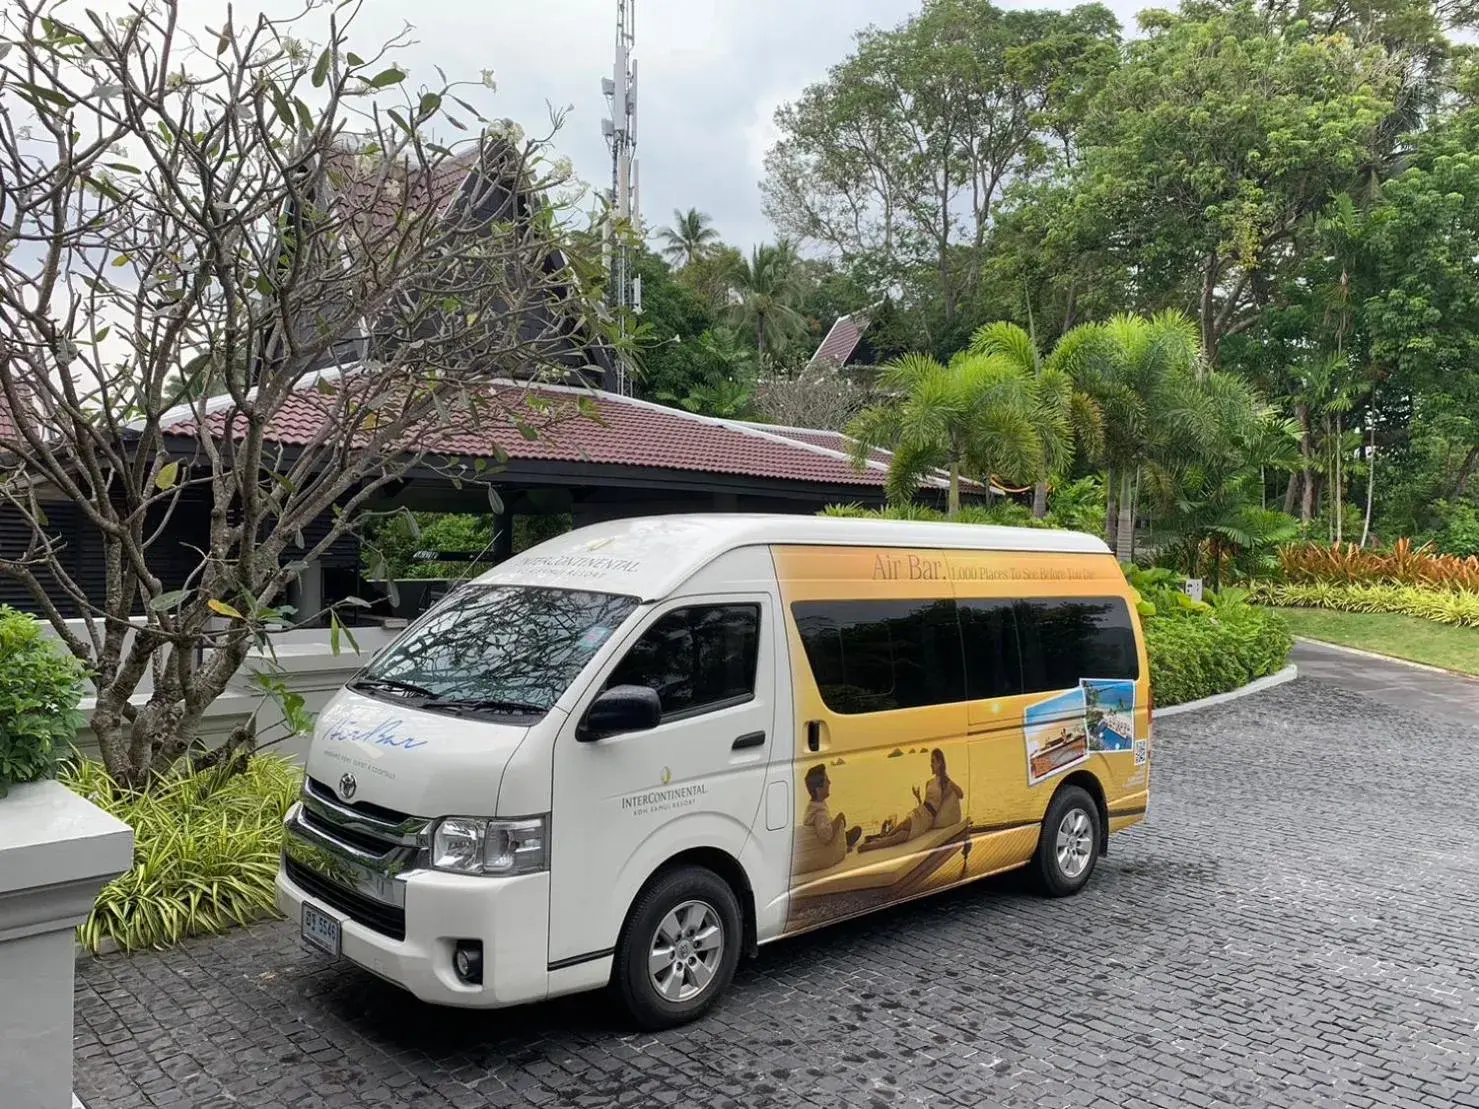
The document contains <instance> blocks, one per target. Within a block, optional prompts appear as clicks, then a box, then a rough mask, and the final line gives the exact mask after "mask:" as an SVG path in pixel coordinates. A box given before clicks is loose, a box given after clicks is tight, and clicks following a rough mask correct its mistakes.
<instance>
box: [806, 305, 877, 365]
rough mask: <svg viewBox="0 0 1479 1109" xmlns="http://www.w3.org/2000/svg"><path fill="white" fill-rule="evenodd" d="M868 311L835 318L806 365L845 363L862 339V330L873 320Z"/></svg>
mask: <svg viewBox="0 0 1479 1109" xmlns="http://www.w3.org/2000/svg"><path fill="white" fill-rule="evenodd" d="M870 312H871V310H869V311H863V312H854V313H853V314H852V315H850V316H843V317H841V318H840V319H839V320H837V322H836V323H834V324H833V325H832V328H831V330H830V331H828V332H827V335H826V338H824V339H823V340H822V345H821V346H819V347H817V352H816V353H815V354H813V355H812V356H811V361H810V362H808V363H807V365H808V366H816V365H828V366H833V367H839V368H840V367H842V366H845V365H847V361H848V359H849V358H851V357H852V356H853V351H855V350H857V349H858V344H859V343H860V342H862V341H863V332H864V331H866V330H868V325H869V324H870V323H872V322H873V321H872V318H871V316H870Z"/></svg>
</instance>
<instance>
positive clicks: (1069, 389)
mask: <svg viewBox="0 0 1479 1109" xmlns="http://www.w3.org/2000/svg"><path fill="white" fill-rule="evenodd" d="M971 350H972V352H974V353H976V354H985V355H993V356H996V357H1000V358H1005V359H1007V360H1009V361H1010V362H1012V363H1013V364H1014V365H1016V366H1017V367H1018V368H1019V369H1020V370H1021V371H1022V372H1023V373H1025V374H1028V375H1030V376H1031V377H1033V378H1035V379H1036V380H1037V389H1038V399H1039V406H1038V414H1037V420H1038V433H1039V435H1040V437H1041V438H1042V443H1043V466H1042V476H1041V477H1040V478H1039V479H1038V481H1037V483H1036V485H1035V486H1034V488H1033V493H1032V514H1033V516H1035V517H1037V518H1038V519H1042V518H1043V517H1044V516H1046V515H1047V512H1048V482H1049V481H1050V480H1052V479H1054V478H1058V477H1061V476H1063V474H1065V473H1066V472H1067V471H1068V468H1069V466H1071V465H1072V464H1073V459H1074V454H1075V444H1076V443H1077V444H1081V445H1082V446H1083V447H1084V449H1085V451H1086V452H1087V453H1088V454H1090V455H1094V454H1097V453H1098V451H1099V448H1100V446H1102V444H1103V441H1104V429H1103V425H1102V423H1101V420H1100V416H1099V406H1098V405H1097V404H1095V403H1094V398H1093V397H1091V396H1089V395H1088V394H1087V393H1085V392H1083V391H1082V390H1081V389H1079V388H1078V387H1077V386H1076V385H1075V384H1074V380H1073V375H1072V374H1071V372H1070V371H1069V369H1068V368H1067V367H1068V366H1069V365H1070V364H1072V363H1073V362H1074V360H1075V359H1077V358H1079V357H1080V356H1081V353H1082V344H1081V342H1080V341H1079V339H1078V338H1076V337H1072V332H1070V333H1069V335H1065V336H1064V337H1063V338H1062V339H1060V340H1059V341H1058V345H1057V346H1056V347H1054V348H1053V350H1052V352H1051V353H1050V354H1049V355H1048V356H1047V358H1046V359H1044V358H1041V357H1039V355H1038V352H1037V344H1036V343H1034V342H1033V341H1032V336H1031V335H1029V334H1028V333H1027V332H1026V331H1024V330H1022V328H1020V327H1018V326H1017V325H1016V324H1014V323H1007V322H1005V321H1002V322H999V323H989V324H987V325H986V326H984V327H982V328H980V329H979V330H977V331H976V333H975V335H973V336H972V337H971Z"/></svg>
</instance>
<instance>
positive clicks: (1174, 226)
mask: <svg viewBox="0 0 1479 1109" xmlns="http://www.w3.org/2000/svg"><path fill="white" fill-rule="evenodd" d="M1476 18H1479V17H1476V16H1475V12H1474V9H1473V7H1472V6H1471V5H1458V6H1455V5H1440V4H1437V3H1436V2H1435V0H1377V2H1376V3H1373V4H1366V5H1357V6H1354V7H1353V6H1350V5H1343V4H1336V3H1334V2H1333V0H1313V3H1310V4H1303V5H1299V6H1297V7H1296V8H1290V7H1288V6H1280V5H1274V4H1268V3H1259V2H1255V0H1232V2H1229V3H1225V4H1224V3H1206V2H1202V0H1186V2H1184V3H1182V4H1181V5H1180V7H1179V9H1176V10H1148V11H1145V12H1143V13H1142V14H1141V16H1140V18H1139V26H1138V28H1136V29H1135V31H1134V33H1133V34H1127V33H1126V32H1125V31H1124V30H1123V29H1122V28H1121V27H1120V26H1119V25H1118V24H1117V22H1116V21H1115V19H1114V17H1113V15H1112V14H1111V13H1110V12H1109V11H1108V10H1107V9H1105V8H1104V7H1102V6H1100V5H1096V4H1089V5H1082V6H1079V7H1074V8H1071V9H1067V10H1062V11H1042V10H1034V11H1021V10H1005V9H1002V8H998V7H996V6H994V5H993V4H991V3H976V2H967V0H923V3H922V4H921V5H920V6H919V7H918V9H917V10H916V11H915V12H914V14H912V15H911V16H910V17H909V18H907V19H905V20H904V21H903V22H902V23H900V24H898V25H897V26H894V27H870V28H868V29H866V30H863V31H862V32H861V33H860V34H859V35H858V37H857V40H856V45H855V47H854V48H853V49H852V50H851V51H850V52H849V53H848V54H847V55H846V56H845V57H842V58H840V59H838V60H836V62H835V64H833V65H831V66H830V67H829V68H828V69H827V70H826V71H825V72H824V73H821V72H819V73H818V74H817V78H816V81H815V83H814V84H813V85H811V86H810V87H808V88H807V89H806V90H805V91H804V92H802V93H801V94H800V95H799V96H798V97H797V98H796V99H794V100H793V101H792V102H790V103H788V104H785V105H783V106H782V107H781V109H780V110H779V111H778V113H777V115H776V120H775V122H776V129H777V133H778V137H777V141H776V143H775V144H774V146H773V147H772V148H771V150H770V152H769V155H768V158H767V161H766V178H765V181H764V185H763V189H764V195H765V199H766V205H767V211H768V213H769V214H770V217H771V219H772V222H773V223H774V225H775V228H776V231H777V234H778V235H779V236H780V239H781V241H780V242H779V243H777V244H774V245H771V246H766V247H762V248H758V249H757V250H756V251H755V253H754V254H752V255H751V256H750V257H749V258H744V257H742V256H741V255H740V253H739V252H738V251H736V250H734V249H733V248H726V247H724V246H720V245H711V246H710V247H709V248H708V250H707V253H706V254H705V255H704V256H703V257H701V258H699V259H698V260H696V261H684V259H685V258H687V256H688V255H687V252H686V251H685V252H683V253H682V254H681V255H680V254H674V255H673V257H675V258H678V259H679V260H680V261H683V264H682V266H681V269H680V270H679V271H678V272H676V274H674V275H673V280H674V281H675V282H678V283H681V284H682V286H683V287H684V288H685V289H686V290H688V291H689V292H690V293H691V294H692V296H693V298H694V299H695V301H697V302H700V303H702V304H704V305H705V306H706V308H707V311H708V313H709V318H708V322H707V323H706V324H705V325H704V327H700V328H698V329H697V330H692V331H685V332H684V341H685V345H687V344H688V342H689V339H690V337H691V338H692V340H693V345H692V347H691V348H690V349H691V351H692V352H693V354H692V355H679V354H678V353H677V352H676V348H675V347H673V346H670V347H669V348H665V349H664V350H663V351H662V352H653V355H652V356H651V357H652V359H653V361H655V362H667V363H670V364H676V363H677V362H678V361H679V360H680V359H681V358H684V357H686V358H688V361H689V362H690V364H692V365H693V366H694V369H695V372H696V377H695V378H694V380H695V381H698V382H699V384H697V385H695V386H693V387H692V388H689V387H687V386H680V387H673V386H672V385H668V386H665V387H664V392H665V393H666V394H667V395H668V396H671V397H672V398H674V399H673V400H671V401H670V403H678V404H685V405H688V406H690V407H693V406H697V407H699V408H703V407H704V406H706V405H713V406H714V409H715V410H718V409H721V408H722V409H724V410H727V411H737V410H743V407H742V405H741V406H739V407H737V406H736V405H737V402H738V401H742V400H743V396H742V394H743V393H745V392H749V393H750V395H751V396H753V395H754V392H755V389H754V384H753V383H755V382H757V381H759V380H761V379H764V378H766V377H767V376H769V375H770V374H771V373H772V371H773V370H774V369H775V368H776V367H781V368H782V369H790V370H794V368H795V367H797V366H799V365H800V364H801V363H802V362H803V361H804V360H805V359H806V357H807V356H808V355H809V354H810V352H811V351H812V350H815V348H816V345H817V343H818V342H819V340H820V338H821V336H822V335H823V334H825V332H826V329H827V328H828V327H829V326H830V325H831V324H832V322H833V321H834V320H835V319H836V318H838V317H839V316H842V315H846V314H849V313H854V312H865V313H867V314H868V316H869V319H870V326H869V328H868V331H867V338H868V342H869V343H870V344H871V346H872V348H873V349H872V351H871V352H870V354H876V356H877V362H878V363H879V364H888V365H889V370H888V371H885V372H891V373H895V374H898V373H901V372H903V371H902V370H901V364H903V365H908V366H910V367H912V370H910V371H909V376H910V377H911V379H913V380H915V381H916V383H917V384H919V385H920V388H924V387H925V383H927V385H928V388H929V389H931V390H935V391H936V392H937V393H938V395H940V396H942V397H943V396H945V392H941V391H942V390H947V388H956V392H957V394H958V391H959V390H958V388H957V387H955V386H951V385H950V381H951V379H952V377H958V376H960V370H959V368H960V366H961V365H962V363H963V362H964V359H965V356H967V355H985V356H990V357H992V358H997V359H1007V360H1010V361H1013V362H1014V363H1015V364H1016V365H1017V366H1018V367H1019V368H1020V369H1021V370H1022V371H1024V372H1025V373H1026V374H1027V375H1029V376H1031V377H1033V378H1042V379H1045V380H1042V381H1040V382H1039V384H1038V385H1037V386H1036V387H1035V388H1034V389H1032V390H1029V392H1030V393H1031V394H1032V397H1033V402H1034V404H1035V405H1036V408H1037V412H1036V417H1037V419H1036V424H1035V425H1034V426H1035V427H1036V433H1035V435H1030V434H1028V433H1027V432H1026V431H1025V430H1023V429H1025V427H1026V426H1027V424H1028V422H1029V421H1025V420H1023V419H1022V418H1021V417H1022V412H1021V411H1020V405H1017V406H1016V409H1015V414H1013V413H1014V404H1016V402H1012V403H1008V402H1007V401H1005V400H1003V399H1002V398H1000V397H997V398H996V399H993V400H991V401H990V402H989V403H986V402H984V401H973V402H972V404H971V405H967V406H965V408H970V409H972V410H973V412H974V415H973V416H972V417H970V418H975V419H978V420H979V419H981V418H982V413H983V411H984V412H986V413H988V414H989V415H990V416H991V417H992V418H993V419H997V420H1003V419H1008V418H1010V421H1011V426H1012V427H1013V428H1014V429H1015V430H1014V433H1013V435H1012V436H1011V437H1010V438H1009V440H1008V441H1007V442H1006V443H1003V444H1001V445H1000V446H999V447H998V446H992V447H990V448H989V449H988V448H987V447H983V446H971V445H969V444H967V443H966V442H965V441H964V440H963V439H961V438H960V436H958V435H956V436H952V435H951V434H949V433H944V432H940V431H939V429H940V428H941V427H943V426H944V424H943V422H942V421H943V420H944V413H943V411H941V412H937V413H936V414H935V416H932V417H931V422H932V423H933V424H934V425H935V428H936V430H935V431H930V432H928V434H926V433H925V431H924V425H923V424H922V423H921V422H920V421H919V420H918V419H914V420H913V421H912V424H913V428H914V431H913V433H912V434H911V435H910V436H906V435H905V434H904V419H903V413H902V412H899V413H897V416H898V419H897V421H896V422H895V426H885V425H886V424H887V421H884V420H882V417H880V416H878V415H877V414H876V413H875V414H874V415H873V416H872V417H870V419H871V420H872V421H873V423H872V428H873V430H874V431H878V432H879V435H878V437H879V438H882V439H885V440H887V439H890V438H896V441H898V442H900V443H913V444H915V445H916V446H917V447H918V450H919V451H920V455H921V456H930V457H933V458H935V459H945V460H946V461H944V462H941V463H940V464H941V465H944V466H946V467H947V468H948V466H949V461H948V459H949V457H950V456H951V455H954V456H956V457H957V458H958V459H959V463H958V464H959V466H960V468H961V471H962V474H963V476H973V477H976V478H978V479H979V478H981V477H982V476H983V475H982V474H980V473H971V467H972V465H973V464H981V463H984V462H987V461H989V462H990V464H991V465H993V466H997V465H1000V466H1003V467H1004V470H1003V472H1002V473H1001V474H999V475H997V476H998V477H999V478H1001V481H1002V483H1003V484H1006V485H1011V486H1013V487H1014V488H1016V487H1018V486H1019V485H1020V486H1028V485H1030V486H1031V488H1032V507H1033V510H1034V513H1035V514H1036V515H1037V516H1042V515H1043V514H1044V513H1047V512H1049V511H1050V510H1051V501H1052V499H1053V497H1055V496H1059V495H1061V492H1062V490H1064V489H1066V488H1070V487H1071V486H1072V483H1073V482H1074V481H1076V480H1078V479H1083V478H1088V477H1095V478H1097V479H1098V480H1099V481H1100V482H1101V483H1102V486H1103V488H1104V490H1105V504H1104V516H1103V518H1102V519H1101V521H1100V522H1099V524H1098V525H1097V526H1096V528H1095V530H1097V531H1099V532H1101V534H1103V535H1104V536H1105V537H1106V539H1108V540H1109V541H1110V542H1111V543H1112V544H1113V546H1114V547H1115V549H1116V551H1117V553H1118V554H1119V555H1120V556H1121V558H1122V559H1124V560H1129V559H1132V558H1133V559H1134V560H1137V561H1156V562H1162V563H1165V564H1167V565H1172V566H1175V567H1176V568H1178V569H1179V570H1180V571H1182V572H1185V573H1189V574H1195V575H1198V576H1203V577H1206V578H1209V579H1211V580H1213V581H1216V580H1218V579H1220V578H1222V577H1224V576H1225V575H1228V574H1234V573H1235V574H1244V575H1247V574H1259V573H1265V572H1267V571H1268V570H1269V569H1270V566H1271V560H1272V558H1273V555H1274V552H1275V551H1276V549H1277V548H1278V547H1279V546H1280V545H1282V544H1284V543H1286V542H1288V541H1289V540H1290V539H1291V538H1296V537H1298V538H1304V539H1308V540H1310V541H1319V540H1324V541H1325V542H1327V543H1335V542H1342V543H1343V542H1347V541H1353V542H1356V543H1358V544H1359V545H1360V546H1362V547H1371V546H1380V545H1383V544H1390V543H1391V542H1392V541H1393V540H1394V539H1395V538H1397V537H1399V536H1413V537H1419V538H1420V539H1423V540H1427V539H1431V540H1433V541H1434V542H1435V544H1436V549H1439V550H1443V551H1448V552H1451V553H1458V554H1463V555H1467V554H1472V553H1476V552H1479V524H1475V523H1474V521H1475V519H1476V516H1475V512H1476V505H1479V479H1476V476H1475V475H1476V473H1479V372H1476V370H1475V367H1476V366H1479V323H1476V314H1475V312H1474V310H1473V306H1474V305H1476V304H1479V263H1476V262H1475V259H1476V258H1479V155H1476V154H1474V153H1473V151H1474V150H1475V149H1476V147H1479V66H1476V64H1475V62H1474V59H1473V56H1472V55H1471V54H1470V53H1469V52H1467V51H1466V50H1464V49H1462V48H1459V47H1458V46H1457V45H1456V43H1457V42H1459V41H1461V40H1462V39H1464V38H1465V37H1466V36H1467V35H1469V34H1471V33H1472V31H1473V29H1474V28H1475V25H1476ZM964 90H969V94H968V95H967V94H965V92H964ZM681 224H682V221H681V220H678V221H677V222H676V223H675V227H674V229H676V228H677V227H678V226H679V225H681ZM663 241H664V242H667V243H668V245H669V246H671V245H672V241H671V240H669V239H667V237H666V236H664V237H663ZM777 260H783V261H781V264H780V265H779V266H776V265H773V264H772V263H774V262H776V261H777ZM757 262H759V263H762V264H760V265H758V266H757V265H756V263H757ZM744 270H748V271H751V276H750V277H748V278H746V279H745V280H744V281H742V280H741V279H740V278H739V277H738V276H737V275H738V274H739V273H740V272H741V271H744ZM756 270H758V271H760V272H761V273H763V274H766V279H765V280H764V281H758V282H757V281H756V280H754V271H756ZM780 271H785V278H784V280H777V278H778V276H779V272H780ZM779 289H784V293H783V294H782V295H781V296H780V297H779V298H776V297H774V296H772V294H771V292H770V290H779ZM742 301H743V302H746V306H745V307H743V308H741V307H740V305H741V303H742ZM778 301H779V303H780V304H781V305H782V306H783V307H785V308H789V309H790V310H792V311H794V312H795V314H796V315H797V316H799V318H800V323H799V324H798V322H797V320H795V319H792V318H791V316H790V314H789V313H788V312H786V311H777V310H773V308H772V306H773V305H774V304H776V303H777V302H778ZM723 321H728V322H730V323H731V324H732V325H733V326H734V327H735V329H736V335H737V336H738V337H739V338H740V339H741V341H742V342H743V343H744V345H745V346H747V347H748V348H749V351H750V354H751V355H753V356H755V358H754V360H753V361H750V362H746V361H745V360H743V359H739V358H735V359H731V360H730V361H729V363H728V364H724V363H723V360H713V361H709V362H707V363H706V364H705V366H704V367H702V368H699V367H698V365H697V364H698V362H699V359H698V358H697V356H696V355H697V352H698V350H699V349H700V348H699V346H698V344H697V339H698V337H699V336H700V335H701V334H703V331H704V330H705V328H712V327H713V326H714V325H715V324H716V323H719V322H723ZM655 337H656V338H666V336H665V335H662V336H655ZM762 355H763V356H762ZM906 358H907V362H906ZM931 364H933V367H934V368H932V366H931ZM716 375H717V376H719V377H725V376H726V375H727V378H726V379H727V380H730V381H732V382H734V383H735V391H734V392H733V393H731V394H728V395H726V394H724V393H723V392H722V391H720V390H717V389H716V388H715V376H716ZM875 384H876V383H875ZM894 384H898V382H894ZM885 392H887V390H885ZM923 396H924V394H921V396H919V397H915V398H913V399H912V400H908V401H906V399H905V395H904V394H903V393H901V394H900V395H899V397H898V398H897V406H898V407H899V408H901V409H902V408H904V407H906V406H908V405H912V407H913V409H914V410H915V411H914V415H915V416H916V417H917V416H918V415H919V413H920V412H921V411H923V407H922V405H921V404H920V403H918V402H919V401H921V400H922V399H923ZM1019 399H1020V398H1019ZM874 407H875V408H876V407H877V404H876V403H875V405H874ZM947 407H949V408H950V409H951V410H952V413H956V414H952V415H950V416H949V421H950V422H952V423H954V424H956V425H958V424H959V423H960V421H961V420H962V419H965V418H967V417H965V416H961V415H958V413H961V412H963V411H964V410H965V409H964V408H963V407H962V405H961V403H960V398H959V396H958V395H957V396H956V398H955V399H954V400H951V401H950V402H949V404H948V406H947ZM1045 425H1048V426H1051V427H1054V428H1057V429H1059V433H1057V434H1044V432H1043V427H1044V426H1045ZM1065 425H1066V426H1067V427H1068V428H1069V432H1068V433H1067V434H1062V433H1061V429H1062V428H1063V427H1064V426H1065ZM993 452H994V453H995V454H996V455H997V456H998V457H999V458H1001V459H1004V460H1005V461H998V460H997V458H991V459H989V460H988V459H987V458H985V457H984V456H986V455H987V454H990V453H993ZM918 465H923V463H922V462H920V463H915V462H913V461H910V460H905V461H904V462H901V463H900V467H899V469H900V472H899V475H898V478H899V480H898V481H897V482H896V483H895V492H896V493H898V494H900V495H902V494H903V492H904V491H905V490H906V489H907V488H908V487H909V486H910V481H911V480H912V479H911V477H910V471H911V470H917V467H918ZM1008 467H1009V468H1010V470H1011V472H1012V473H1013V474H1015V475H1016V481H1013V480H1010V479H1009V478H1008V476H1007V473H1006V472H1005V470H1006V468H1008ZM1014 495H1016V494H1014ZM1021 495H1022V496H1023V497H1024V498H1025V493H1023V494H1021ZM1291 518H1292V520H1293V521H1294V522H1293V523H1291ZM1296 528H1297V530H1296Z"/></svg>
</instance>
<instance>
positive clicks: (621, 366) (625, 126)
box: [601, 0, 642, 396]
mask: <svg viewBox="0 0 1479 1109" xmlns="http://www.w3.org/2000/svg"><path fill="white" fill-rule="evenodd" d="M636 43H637V0H616V59H615V63H614V64H613V66H612V74H611V76H610V77H607V78H604V79H603V80H602V81H601V91H602V92H603V93H604V94H605V95H606V98H607V99H608V100H609V101H610V103H611V115H610V117H609V118H607V119H603V120H602V121H601V131H602V133H603V134H604V135H605V137H606V145H607V146H609V147H610V148H611V210H610V216H609V223H608V229H607V231H608V236H609V238H608V249H609V251H610V258H611V287H610V290H609V291H608V293H607V302H608V304H609V305H610V307H611V312H612V315H614V316H615V317H616V320H617V325H618V327H619V328H620V329H621V331H620V333H621V336H622V337H623V338H625V337H626V329H627V315H628V313H629V312H631V313H635V314H638V315H640V314H641V312H642V280H641V278H639V277H634V276H633V274H632V267H631V258H630V257H629V250H628V247H627V237H628V235H629V233H631V232H632V231H636V232H638V233H640V231H641V226H642V216H641V208H640V204H639V196H638V187H637V159H636V153H635V152H636V147H637V62H636V60H635V59H634V58H633V57H632V52H633V50H634V48H635V47H636ZM616 388H617V392H619V393H621V394H622V395H623V396H625V395H626V394H627V393H628V391H629V383H628V381H627V366H626V359H625V357H624V356H623V355H622V354H621V353H620V352H618V355H617V361H616Z"/></svg>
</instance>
